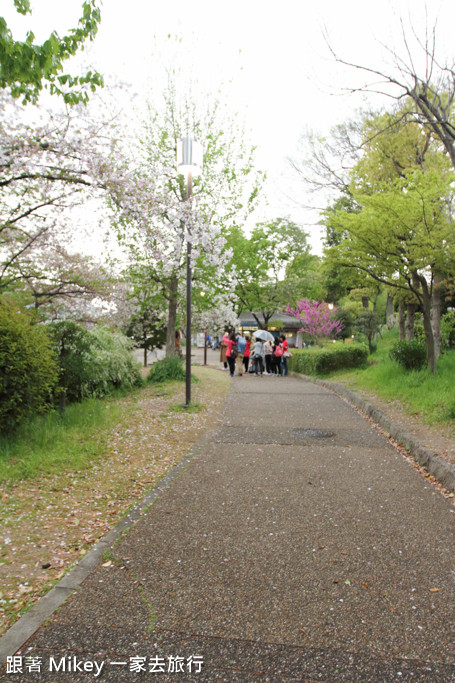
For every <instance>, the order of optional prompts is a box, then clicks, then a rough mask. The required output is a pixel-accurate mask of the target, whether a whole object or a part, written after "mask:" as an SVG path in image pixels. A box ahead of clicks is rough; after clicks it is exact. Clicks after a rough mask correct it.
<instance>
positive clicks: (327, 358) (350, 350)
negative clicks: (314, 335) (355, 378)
mask: <svg viewBox="0 0 455 683" xmlns="http://www.w3.org/2000/svg"><path fill="white" fill-rule="evenodd" d="M367 359H368V350H367V349H366V348H365V347H364V346H358V345H356V344H343V346H341V345H340V346H338V345H337V346H334V347H330V346H327V347H324V348H318V347H317V346H316V347H312V348H310V349H292V356H291V358H288V368H289V370H290V371H292V372H299V373H300V374H302V375H326V374H327V373H329V372H334V371H335V370H342V369H344V368H359V367H362V366H363V365H365V364H366V362H367Z"/></svg>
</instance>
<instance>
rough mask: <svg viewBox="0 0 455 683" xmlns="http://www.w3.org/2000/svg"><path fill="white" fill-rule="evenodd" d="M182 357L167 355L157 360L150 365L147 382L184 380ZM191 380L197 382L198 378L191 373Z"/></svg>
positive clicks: (159, 382) (157, 382) (184, 372)
mask: <svg viewBox="0 0 455 683" xmlns="http://www.w3.org/2000/svg"><path fill="white" fill-rule="evenodd" d="M183 362H184V359H183V358H180V356H169V357H167V358H163V360H159V361H157V362H156V363H154V364H153V365H152V367H151V368H150V372H149V374H148V375H147V382H153V383H155V384H161V383H162V382H170V381H176V382H184V381H185V379H186V370H185V368H184V367H183ZM191 381H192V382H198V381H199V380H198V378H197V377H195V376H194V375H191Z"/></svg>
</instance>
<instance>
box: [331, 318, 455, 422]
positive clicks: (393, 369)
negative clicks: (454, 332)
mask: <svg viewBox="0 0 455 683" xmlns="http://www.w3.org/2000/svg"><path fill="white" fill-rule="evenodd" d="M397 339H398V335H397V332H396V331H392V332H390V333H389V332H388V333H386V334H384V336H383V337H382V339H381V338H380V339H379V340H378V349H377V351H376V352H375V353H373V354H372V355H371V356H370V357H369V360H368V366H367V367H366V368H365V369H359V370H344V371H339V372H334V373H331V374H330V376H329V377H328V378H329V379H332V380H335V381H341V382H344V383H345V384H347V385H348V386H350V387H351V388H352V389H354V390H355V388H356V387H358V388H362V389H366V390H369V391H372V392H374V393H375V394H376V395H377V396H379V397H380V398H383V399H385V400H391V399H398V400H399V401H401V402H402V403H404V404H405V406H406V408H407V410H408V411H409V412H410V413H418V414H419V415H421V417H422V418H423V420H424V421H425V422H426V423H428V424H434V423H436V422H445V423H447V422H452V421H455V381H454V378H455V351H451V352H449V353H446V354H444V355H443V356H441V358H440V359H439V361H438V369H437V372H436V373H431V372H430V371H429V370H428V369H426V368H424V369H423V370H419V371H407V370H404V369H403V368H402V367H400V366H399V365H398V363H395V362H393V361H392V360H390V358H389V351H390V348H391V346H392V345H393V344H394V343H395V342H396V341H397Z"/></svg>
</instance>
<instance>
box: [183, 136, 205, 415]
mask: <svg viewBox="0 0 455 683" xmlns="http://www.w3.org/2000/svg"><path fill="white" fill-rule="evenodd" d="M177 169H178V171H179V173H181V174H182V175H183V176H184V177H186V181H187V188H188V189H187V200H188V201H190V199H191V197H192V194H193V177H194V176H196V175H199V173H201V171H202V146H201V144H200V143H199V142H197V141H196V140H194V139H193V138H190V137H185V138H182V139H181V140H177ZM188 232H191V228H190V227H189V226H188ZM191 279H192V273H191V242H190V240H188V242H187V244H186V373H185V377H186V389H185V407H186V408H188V406H189V404H190V402H191Z"/></svg>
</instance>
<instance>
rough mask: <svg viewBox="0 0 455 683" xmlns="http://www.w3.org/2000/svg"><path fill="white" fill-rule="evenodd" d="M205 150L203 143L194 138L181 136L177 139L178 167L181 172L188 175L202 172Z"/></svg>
mask: <svg viewBox="0 0 455 683" xmlns="http://www.w3.org/2000/svg"><path fill="white" fill-rule="evenodd" d="M202 161H203V152H202V145H201V143H200V142H198V141H197V140H194V139H193V138H189V137H186V138H181V139H180V140H177V169H178V171H179V173H181V174H182V175H184V176H188V174H189V173H191V175H192V176H197V175H199V174H200V173H201V172H202Z"/></svg>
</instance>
